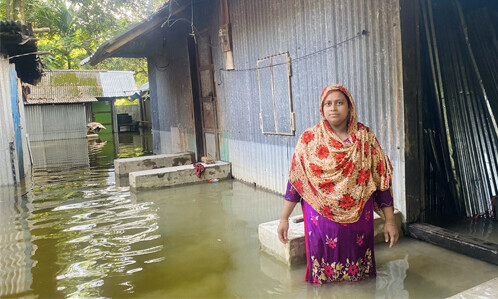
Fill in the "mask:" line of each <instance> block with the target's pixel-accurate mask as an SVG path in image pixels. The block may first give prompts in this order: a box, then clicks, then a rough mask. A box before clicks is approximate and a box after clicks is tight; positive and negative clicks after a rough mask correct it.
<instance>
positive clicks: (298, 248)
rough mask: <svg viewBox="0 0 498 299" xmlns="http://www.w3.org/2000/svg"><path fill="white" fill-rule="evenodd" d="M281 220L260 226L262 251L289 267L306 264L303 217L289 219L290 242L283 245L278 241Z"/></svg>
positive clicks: (259, 234) (288, 236)
mask: <svg viewBox="0 0 498 299" xmlns="http://www.w3.org/2000/svg"><path fill="white" fill-rule="evenodd" d="M279 223H280V220H274V221H270V222H266V223H261V224H260V225H259V226H258V237H259V246H260V249H261V250H262V251H264V252H266V253H268V254H270V255H272V256H274V257H276V258H277V259H278V260H280V261H282V262H284V263H285V264H287V265H289V266H294V265H297V264H300V263H306V246H305V245H306V244H305V240H304V221H303V216H302V215H299V216H294V217H290V219H289V232H288V233H287V238H288V239H289V242H288V243H287V244H283V243H282V242H280V240H279V239H278V234H277V227H278V224H279Z"/></svg>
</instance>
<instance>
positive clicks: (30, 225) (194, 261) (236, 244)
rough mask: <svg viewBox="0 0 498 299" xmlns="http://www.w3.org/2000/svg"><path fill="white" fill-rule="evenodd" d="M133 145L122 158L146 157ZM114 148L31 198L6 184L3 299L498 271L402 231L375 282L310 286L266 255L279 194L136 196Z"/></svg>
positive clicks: (48, 178) (388, 289)
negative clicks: (117, 170) (119, 170)
mask: <svg viewBox="0 0 498 299" xmlns="http://www.w3.org/2000/svg"><path fill="white" fill-rule="evenodd" d="M133 143H135V145H133ZM133 143H130V142H129V140H128V142H124V141H123V140H122V141H121V144H120V153H121V154H122V155H124V154H123V153H127V154H126V155H129V156H133V155H140V154H142V152H141V151H140V149H139V147H137V146H136V143H137V142H136V140H135V141H134V142H133ZM138 143H140V142H138ZM39 146H40V147H41V148H43V145H39ZM50 146H54V145H50ZM50 152H51V151H46V154H45V155H46V156H48V155H47V153H50ZM83 152H84V151H83ZM78 155H79V153H77V152H76V151H75V150H73V153H72V156H73V158H74V161H76V160H77V161H83V162H84V161H85V159H84V157H83V156H82V157H79V156H78ZM114 155H116V152H115V150H114V145H113V141H112V138H111V140H107V143H106V144H104V145H101V146H100V145H99V146H96V145H95V144H94V145H92V146H90V149H89V150H87V160H86V161H88V163H87V164H86V165H85V164H84V163H83V162H82V163H83V165H75V164H78V163H72V164H71V163H69V165H71V168H70V169H65V168H64V167H63V165H65V164H68V162H67V161H66V162H64V163H56V162H57V161H56V160H57V159H55V158H51V159H50V161H51V163H48V164H49V165H42V164H43V163H40V164H39V166H38V167H37V170H36V172H35V173H34V176H33V185H32V188H31V190H29V192H27V193H26V194H24V192H22V191H20V192H17V193H16V190H13V189H9V188H2V189H0V296H7V295H9V296H12V295H13V296H15V297H19V296H28V297H30V296H33V297H109V298H110V297H114V298H116V297H230V298H233V297H242V298H262V297H286V298H287V297H294V298H297V297H326V298H344V297H349V298H363V297H365V298H373V297H377V298H408V297H411V298H420V297H425V298H442V297H447V296H450V295H454V294H456V293H458V292H460V291H463V290H464V289H467V288H470V287H472V286H474V285H477V284H479V283H482V282H484V281H487V280H489V279H491V278H493V277H496V276H498V267H496V266H492V265H490V264H487V263H484V262H480V261H477V260H474V259H471V258H467V257H465V256H461V255H458V254H455V253H453V252H450V251H448V250H445V249H441V248H438V247H435V246H432V245H429V244H426V243H423V242H419V241H416V240H412V239H408V238H405V239H402V240H401V241H400V243H399V244H398V245H397V246H396V247H395V248H394V249H391V250H388V249H387V248H386V246H384V244H382V245H379V246H377V247H376V257H377V265H378V272H379V274H378V277H377V278H376V279H370V280H367V281H364V282H359V283H339V284H334V285H327V286H324V287H316V286H312V285H309V284H307V283H305V282H304V281H303V279H304V271H305V269H304V266H300V267H297V268H295V269H289V268H288V267H286V266H285V265H283V264H281V263H280V262H278V261H276V260H274V259H273V258H272V257H270V256H268V255H266V254H264V253H260V251H259V244H258V238H257V226H258V225H259V223H261V222H266V221H270V220H274V219H277V218H278V217H279V214H280V209H281V205H282V196H279V195H275V194H273V193H268V192H265V191H263V190H260V189H255V188H253V187H252V186H248V185H246V184H244V183H241V182H238V181H223V182H219V183H215V184H198V185H192V186H183V187H177V188H170V189H164V190H158V191H151V192H140V193H138V194H133V193H130V192H129V190H128V188H127V187H117V186H116V184H115V180H114V173H113V169H112V167H113V166H112V162H113V159H114ZM59 156H61V157H62V156H63V155H59ZM68 157H70V156H68ZM64 159H65V160H67V159H70V158H67V157H64ZM54 161H55V162H54ZM45 164H47V163H45Z"/></svg>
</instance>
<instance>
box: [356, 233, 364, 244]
mask: <svg viewBox="0 0 498 299" xmlns="http://www.w3.org/2000/svg"><path fill="white" fill-rule="evenodd" d="M364 238H365V234H363V235H361V236H360V235H356V244H357V245H358V246H361V245H363V239H364Z"/></svg>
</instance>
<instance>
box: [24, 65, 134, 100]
mask: <svg viewBox="0 0 498 299" xmlns="http://www.w3.org/2000/svg"><path fill="white" fill-rule="evenodd" d="M24 89H25V93H26V97H25V104H27V105H34V104H66V103H86V102H96V101H97V98H101V97H106V98H107V97H111V98H120V97H127V96H130V95H133V94H134V93H135V92H137V86H136V84H135V79H134V78H133V72H128V71H93V70H57V71H46V72H45V75H44V76H43V78H42V80H41V82H40V83H39V84H38V85H37V86H33V85H29V84H25V85H24Z"/></svg>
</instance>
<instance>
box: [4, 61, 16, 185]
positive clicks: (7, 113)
mask: <svg viewBox="0 0 498 299" xmlns="http://www.w3.org/2000/svg"><path fill="white" fill-rule="evenodd" d="M9 69H10V66H9V61H8V60H4V59H0V128H1V130H0V186H5V185H13V184H14V177H13V174H12V163H11V150H10V143H11V142H13V143H15V140H14V138H15V134H14V124H13V121H12V104H11V95H10V78H9ZM13 154H14V155H15V154H16V153H15V151H14V152H13ZM16 173H17V172H16Z"/></svg>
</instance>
